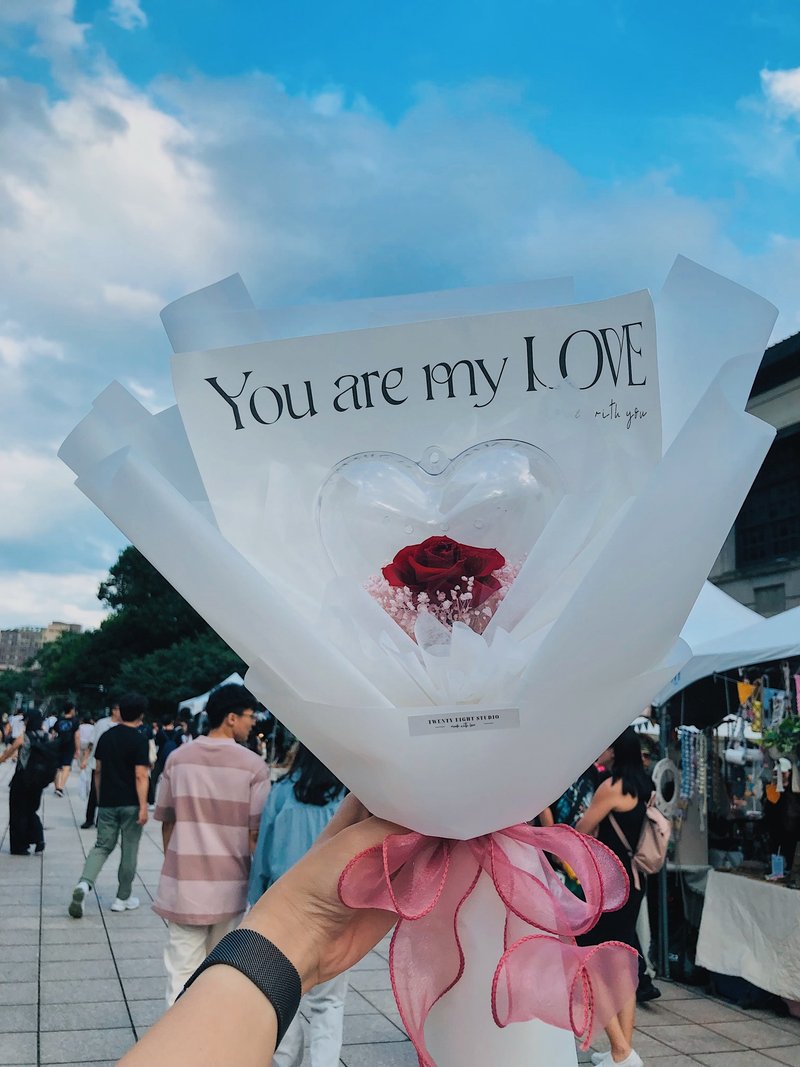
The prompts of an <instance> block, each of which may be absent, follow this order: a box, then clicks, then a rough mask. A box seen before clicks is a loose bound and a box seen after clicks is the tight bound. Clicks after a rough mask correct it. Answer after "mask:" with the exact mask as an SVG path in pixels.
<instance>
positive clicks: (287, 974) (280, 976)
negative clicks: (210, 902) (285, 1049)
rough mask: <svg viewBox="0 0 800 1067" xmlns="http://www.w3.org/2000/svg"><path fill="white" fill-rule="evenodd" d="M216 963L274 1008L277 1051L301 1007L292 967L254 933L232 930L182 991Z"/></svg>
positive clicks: (281, 954)
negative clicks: (239, 977) (248, 983)
mask: <svg viewBox="0 0 800 1067" xmlns="http://www.w3.org/2000/svg"><path fill="white" fill-rule="evenodd" d="M217 963H224V964H227V966H228V967H233V968H235V969H236V970H237V971H240V972H241V973H242V974H243V975H244V976H245V977H246V978H249V979H250V981H251V982H252V983H253V985H255V986H258V988H259V989H260V990H261V992H262V993H263V994H264V996H265V997H266V998H267V1000H268V1001H269V1002H270V1004H271V1005H272V1007H273V1008H274V1009H275V1015H276V1017H277V1020H278V1036H277V1040H276V1042H275V1047H276V1048H277V1047H278V1045H280V1043H281V1041H282V1040H283V1036H284V1034H285V1033H286V1031H287V1030H288V1029H289V1024H290V1023H291V1021H292V1019H293V1018H294V1017H295V1014H296V1013H297V1009H298V1007H299V1006H300V997H301V996H302V987H301V982H300V975H299V974H298V973H297V969H296V967H295V966H294V964H293V963H292V962H291V960H288V959H287V958H286V956H284V954H283V953H282V952H281V950H280V949H279V948H277V947H276V946H275V945H273V943H272V942H271V941H268V940H267V938H266V937H263V936H262V935H261V934H259V933H256V931H255V930H249V929H247V928H241V929H237V930H231V932H230V933H229V934H226V935H225V936H224V937H223V938H222V939H221V940H220V941H219V942H218V943H217V944H216V945H215V947H214V948H213V949H212V950H211V952H210V953H209V954H208V956H206V958H205V960H203V962H202V963H201V964H200V966H199V967H198V968H197V970H196V971H195V972H194V974H193V975H192V977H191V978H190V979H189V980H188V982H187V983H186V985H185V986H184V992H185V991H186V990H187V989H188V988H189V986H190V985H191V984H192V982H194V981H195V980H196V979H197V978H198V977H199V976H200V975H201V974H202V973H203V971H205V970H207V969H208V968H209V967H213V966H214V965H215V964H217Z"/></svg>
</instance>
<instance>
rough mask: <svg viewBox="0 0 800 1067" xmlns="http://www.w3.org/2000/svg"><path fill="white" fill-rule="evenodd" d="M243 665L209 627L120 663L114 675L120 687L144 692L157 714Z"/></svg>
mask: <svg viewBox="0 0 800 1067" xmlns="http://www.w3.org/2000/svg"><path fill="white" fill-rule="evenodd" d="M246 669H247V668H246V665H245V664H244V663H243V662H242V660H241V659H239V657H238V656H237V655H236V653H235V652H232V651H231V649H230V648H228V646H227V645H226V644H225V642H224V641H223V640H222V639H221V638H220V637H218V636H217V635H216V634H215V633H214V632H213V631H212V630H210V629H208V630H207V632H206V633H203V634H200V635H199V636H197V637H189V638H186V640H184V641H179V642H178V643H177V644H175V645H172V646H171V647H170V648H161V649H158V651H156V652H150V653H149V654H148V655H146V656H135V657H132V658H131V659H128V660H126V661H125V663H123V665H122V668H121V670H120V672H119V674H118V675H117V678H116V688H117V689H118V690H119V691H125V690H128V691H135V692H138V693H143V694H144V695H145V696H146V697H149V699H150V708H151V711H153V712H154V713H156V714H163V713H165V712H170V711H176V710H177V706H178V703H179V701H181V700H185V699H186V698H187V697H192V696H197V694H198V693H205V692H206V691H207V690H209V689H210V688H211V687H212V686H214V685H216V684H217V682H220V681H222V679H223V678H227V677H228V675H229V674H232V673H233V672H234V671H238V672H239V673H241V674H244V672H245V670H246Z"/></svg>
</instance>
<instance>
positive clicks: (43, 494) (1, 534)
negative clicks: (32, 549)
mask: <svg viewBox="0 0 800 1067" xmlns="http://www.w3.org/2000/svg"><path fill="white" fill-rule="evenodd" d="M73 481H74V476H73V474H72V472H71V471H69V470H68V469H67V468H66V467H65V466H64V464H63V463H61V462H60V461H59V460H58V459H57V458H56V456H55V450H53V451H51V452H42V451H33V450H32V449H31V448H30V447H25V446H19V447H15V448H10V449H4V450H2V451H0V499H2V507H0V543H3V542H11V541H26V540H27V539H32V538H35V537H36V535H37V533H38V534H39V536H41V535H42V534H45V533H46V532H48V531H49V530H52V531H54V532H56V533H57V532H58V529H59V526H60V524H61V523H63V522H64V521H65V520H66V519H67V517H68V516H70V515H72V514H74V513H75V512H77V511H80V510H82V509H83V506H84V505H83V503H82V501H81V500H80V496H79V494H78V492H77V491H76V489H75V487H74V485H73ZM6 555H7V553H6Z"/></svg>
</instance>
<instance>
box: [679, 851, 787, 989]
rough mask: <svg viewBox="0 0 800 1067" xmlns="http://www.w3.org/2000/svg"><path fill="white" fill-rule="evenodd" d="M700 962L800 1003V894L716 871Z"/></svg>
mask: <svg viewBox="0 0 800 1067" xmlns="http://www.w3.org/2000/svg"><path fill="white" fill-rule="evenodd" d="M697 962H698V963H699V964H700V965H701V966H702V967H706V968H707V969H708V970H709V971H715V972H716V973H717V974H729V975H734V976H736V977H739V978H745V979H747V981H748V982H752V983H753V985H756V986H758V987H759V988H760V989H766V990H768V991H769V992H770V993H776V994H777V995H778V996H781V997H784V998H786V999H787V1000H800V891H798V890H796V889H787V888H786V887H785V886H781V885H776V884H774V883H772V882H765V881H764V880H763V879H756V878H752V877H747V876H746V875H741V874H732V873H727V872H723V871H711V873H710V874H709V876H708V882H707V884H706V899H705V905H704V907H703V918H702V920H701V923H700V935H699V937H698V940H697Z"/></svg>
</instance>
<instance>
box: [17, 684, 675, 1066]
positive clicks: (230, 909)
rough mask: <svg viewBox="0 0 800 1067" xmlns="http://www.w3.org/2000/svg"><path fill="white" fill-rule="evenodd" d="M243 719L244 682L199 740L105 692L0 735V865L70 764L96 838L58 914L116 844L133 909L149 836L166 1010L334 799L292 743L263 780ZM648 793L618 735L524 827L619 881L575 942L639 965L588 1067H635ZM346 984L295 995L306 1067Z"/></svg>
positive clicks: (294, 1035) (652, 991)
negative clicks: (2, 821) (610, 947)
mask: <svg viewBox="0 0 800 1067" xmlns="http://www.w3.org/2000/svg"><path fill="white" fill-rule="evenodd" d="M256 709H257V704H256V701H255V699H254V698H253V697H252V695H251V694H250V693H249V692H248V691H247V689H246V688H245V687H244V686H241V685H233V684H227V685H223V686H221V687H219V688H217V689H216V690H214V691H213V692H212V693H211V695H210V696H209V699H208V702H207V706H206V708H205V713H204V716H203V722H204V726H205V732H204V733H201V734H199V735H198V736H193V733H192V730H191V728H190V726H189V724H188V723H187V722H185V721H182V720H180V719H175V718H172V717H167V718H165V719H163V720H162V721H161V723H160V724H159V725H158V727H153V726H152V725H150V724H148V723H147V722H146V719H147V717H148V703H147V700H146V699H145V698H144V697H141V696H138V695H137V694H127V695H124V696H121V697H120V699H119V700H118V701H116V702H114V703H113V704H112V706H111V708H110V713H109V714H108V715H107V716H105V717H102V718H98V719H97V720H94V719H90V718H84V719H80V718H79V717H78V715H77V712H76V709H75V706H74V704H71V703H68V704H67V705H65V707H64V708H63V711H62V714H61V715H60V716H59V717H57V718H56V717H49V718H43V716H42V715H41V713H39V712H37V711H31V712H29V713H28V714H27V716H21V717H20V718H19V719H16V718H15V717H14V716H12V717H11V719H10V720H9V721H8V722H7V723H5V724H4V736H3V739H4V741H5V742H6V747H5V751H4V752H3V754H2V755H0V762H4V761H6V760H10V759H15V760H16V764H17V766H16V770H15V773H14V775H13V777H12V779H11V789H10V795H9V805H10V820H9V821H10V850H11V852H12V853H15V854H25V853H27V852H28V851H29V849H30V848H34V850H35V851H36V852H42V851H43V850H44V848H45V841H44V833H43V829H42V824H41V821H40V819H39V817H38V815H37V811H38V809H39V806H40V803H41V796H42V791H43V789H45V788H47V787H48V785H49V784H50V783H52V785H53V789H54V794H55V796H57V797H58V796H63V791H64V788H65V786H66V783H67V780H68V777H69V774H70V771H71V768H72V767H73V764H74V765H76V766H77V767H78V768H79V771H80V773H81V776H82V780H83V782H84V783H85V786H86V789H85V791H86V794H87V807H86V816H85V820H84V822H83V824H82V829H94V828H95V826H96V830H97V837H96V843H95V845H94V847H93V848H92V849H91V851H90V852H89V854H88V856H87V858H86V861H85V864H84V866H83V870H82V871H81V874H80V876H79V877H78V879H77V881H76V884H75V888H74V890H73V893H72V898H71V900H70V901H69V902H68V913H69V914H70V915H71V916H72V917H73V918H75V919H81V918H83V917H84V914H85V909H86V906H87V902H88V898H89V897H90V894H91V892H92V890H93V888H94V885H95V882H96V880H97V878H98V875H99V873H100V871H101V869H102V867H103V865H104V864H105V862H106V861H107V860H108V858H109V857H110V856H111V854H112V853H113V852H114V850H115V849H116V847H117V844H119V846H120V861H119V868H118V871H117V891H116V896H115V899H114V901H113V903H112V904H111V910H112V911H117V912H124V911H129V910H134V909H136V908H138V907H139V904H140V902H139V899H138V898H137V897H136V896H135V895H134V894H133V885H134V880H135V876H136V865H137V858H138V851H139V843H140V839H141V835H142V830H143V828H144V826H145V825H146V823H147V822H148V819H149V818H151V817H152V818H154V819H155V820H156V821H157V822H159V823H160V824H161V835H162V842H163V850H164V862H163V867H162V871H161V876H160V880H159V885H158V890H157V893H156V897H155V900H154V902H153V909H154V911H155V912H156V913H157V914H158V915H160V916H161V917H162V918H163V919H164V920H165V922H166V924H167V941H166V945H165V949H164V963H165V969H166V974H167V983H166V989H165V1002H166V1005H167V1006H168V1007H169V1006H171V1005H173V1004H174V1003H175V1002H176V1000H177V999H178V998H179V997H180V996H181V994H182V991H183V990H184V987H185V986H186V984H187V982H189V981H190V979H191V977H192V975H194V974H195V973H196V972H197V970H198V968H200V967H201V965H202V964H203V961H204V960H206V958H207V957H208V956H209V954H210V953H212V952H213V950H214V949H215V947H216V946H218V945H219V943H220V942H221V941H222V940H223V938H225V937H226V935H228V934H230V932H231V931H234V930H236V929H237V927H239V926H240V924H241V923H242V922H243V920H244V919H245V916H247V915H248V913H249V912H254V911H255V909H256V906H257V905H258V903H259V901H260V899H261V898H262V896H263V895H264V894H267V896H269V892H268V891H269V890H270V888H271V887H272V886H273V885H275V884H276V883H277V882H278V880H279V879H281V878H282V876H284V875H285V874H286V873H287V872H288V871H290V870H291V869H293V867H294V866H295V865H296V864H298V862H299V861H300V860H301V859H302V857H303V856H304V855H305V854H306V853H307V852H308V851H309V850H310V849H311V848H312V846H313V845H314V843H315V842H316V841H318V840H320V839H321V836H322V837H323V838H324V837H325V835H326V834H327V833H328V830H327V829H326V828H328V827H329V825H330V824H331V823H332V821H333V820H334V817H335V816H336V813H337V810H338V809H339V808H340V806H341V804H342V802H343V800H344V798H345V795H346V790H345V788H344V786H343V785H342V783H341V782H340V781H339V780H338V779H337V778H336V777H335V776H334V775H333V774H332V773H331V771H329V770H328V768H326V767H325V766H324V765H323V764H322V763H320V761H319V760H318V759H317V758H316V757H315V756H314V755H313V754H312V753H311V752H310V751H308V750H307V749H306V748H304V746H302V745H298V744H295V745H294V746H293V747H292V749H291V752H290V758H289V759H288V760H287V761H286V763H285V765H284V766H283V767H281V768H279V769H278V771H277V772H276V771H275V770H274V769H272V770H271V768H274V762H273V763H272V764H270V763H268V762H267V761H266V760H265V754H266V753H265V751H264V736H263V733H264V732H263V730H261V729H259V728H258V721H257V710H256ZM189 742H191V744H190V743H189ZM271 755H273V757H274V756H275V751H274V749H273V751H272V753H271ZM281 771H283V772H284V774H283V776H282V777H278V775H279V774H280V773H281ZM273 778H277V780H276V781H275V782H274V783H273V781H272V779H273ZM652 792H653V786H652V781H651V779H650V777H649V775H648V773H647V771H646V769H645V764H644V761H643V757H642V748H641V744H640V739H639V736H638V735H637V734H636V732H635V731H634V730H633V729H632V728H629V729H628V730H626V731H625V732H624V733H623V734H622V735H621V736H620V737H619V738H617V740H616V741H615V742H614V744H613V745H612V746H611V747H610V748H609V749H607V750H606V751H605V752H603V753H601V754H600V756H599V757H598V759H597V761H596V762H595V763H593V764H592V765H591V767H589V768H588V769H587V770H586V771H585V772H584V774H582V775H581V776H580V778H579V779H578V780H577V781H576V782H574V783H573V784H572V785H571V786H570V787H569V789H567V790H566V791H565V792H564V794H563V795H562V796H561V797H559V798H558V799H557V800H556V801H554V803H553V804H552V805H551V806H550V807H549V808H547V809H546V810H545V811H543V812H541V813H540V814H539V815H538V816H537V818H536V819H535V820H533V821H534V822H537V823H539V824H540V825H544V826H549V825H553V824H565V825H568V826H572V827H574V828H575V829H577V830H578V831H579V832H581V833H586V834H592V835H594V836H596V837H597V838H598V839H599V840H600V841H601V842H602V843H603V844H605V845H606V846H607V847H608V848H609V849H611V850H612V851H613V852H614V853H615V854H616V855H617V856H618V858H619V859H620V861H621V863H622V865H623V867H624V868H625V871H626V873H627V875H628V878H629V880H630V886H631V888H630V894H629V897H628V900H627V903H626V904H625V905H624V907H622V908H621V909H619V910H618V911H616V912H609V913H604V914H603V916H602V917H601V918H600V920H599V921H598V923H597V924H596V926H595V927H594V928H593V929H592V930H591V931H589V932H588V933H587V934H585V935H583V936H582V938H581V939H580V942H581V943H582V944H586V945H595V944H599V943H601V942H604V941H618V942H622V943H624V944H627V945H630V946H631V947H633V948H634V949H635V950H636V951H637V953H639V960H640V981H639V989H638V992H637V996H636V999H632V1001H631V1002H630V1003H629V1004H626V1005H625V1006H624V1007H623V1009H622V1010H621V1011H620V1012H619V1014H618V1015H617V1016H616V1017H614V1018H613V1019H611V1020H610V1021H609V1023H608V1026H607V1035H608V1038H609V1043H610V1050H609V1051H608V1052H607V1053H604V1054H602V1055H600V1054H595V1055H594V1057H593V1062H595V1063H609V1064H611V1063H613V1064H617V1065H623V1067H640V1065H641V1063H642V1060H641V1058H640V1057H639V1056H638V1054H637V1053H636V1051H635V1050H634V1049H633V1047H632V1039H633V1030H634V1017H635V1008H636V1000H637V999H638V1000H639V1001H640V1002H641V1001H646V1000H651V999H653V998H654V997H657V996H659V995H660V993H659V991H658V989H657V988H656V987H655V986H654V985H653V983H652V979H651V977H649V975H648V970H647V965H646V956H645V952H646V951H647V949H648V946H647V945H644V950H645V951H644V952H643V946H642V945H641V944H640V940H639V937H638V936H637V923H638V921H639V920H640V914H641V912H642V910H643V902H644V908H645V909H646V884H645V880H644V879H643V878H640V877H639V872H638V871H637V870H636V869H635V852H636V843H637V842H638V840H639V837H640V834H641V832H642V827H643V824H644V821H645V812H646V809H647V806H648V803H649V802H650V798H651V795H652ZM365 814H368V813H362V815H361V816H360V818H363V816H364V815H365ZM553 862H554V863H555V862H556V861H553ZM559 875H560V877H561V878H562V879H563V881H564V883H565V885H566V886H567V888H568V889H569V890H571V891H572V892H575V893H577V894H578V895H580V894H581V887H580V885H579V883H578V882H577V881H576V879H575V876H574V872H572V871H571V870H569V868H559ZM265 899H266V898H265ZM347 988H348V978H347V971H346V970H344V971H343V972H340V973H336V974H334V975H332V976H330V977H329V978H327V979H326V980H325V981H323V982H320V983H318V984H316V985H315V986H314V987H313V988H311V989H308V990H304V996H303V1011H304V1014H305V1015H306V1017H307V1018H308V1019H309V1023H310V1025H309V1033H310V1060H311V1064H312V1065H313V1067H333V1065H335V1064H337V1063H338V1062H339V1055H340V1051H341V1044H342V1024H343V1015H344V1002H345V997H346V994H347ZM281 1037H282V1040H281V1042H280V1044H279V1046H278V1048H277V1050H276V1051H275V1054H274V1059H273V1063H274V1065H275V1067H299V1064H300V1063H301V1062H302V1060H303V1055H304V1030H303V1027H302V1025H301V1023H300V1021H299V1016H295V1018H294V1020H293V1021H292V1022H291V1023H290V1024H289V1025H288V1027H287V1029H286V1032H285V1033H283V1034H281Z"/></svg>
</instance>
